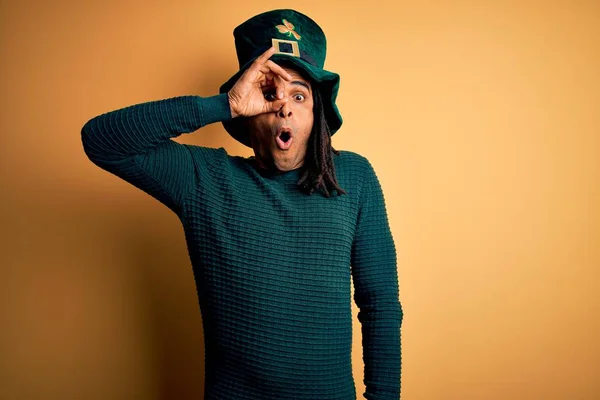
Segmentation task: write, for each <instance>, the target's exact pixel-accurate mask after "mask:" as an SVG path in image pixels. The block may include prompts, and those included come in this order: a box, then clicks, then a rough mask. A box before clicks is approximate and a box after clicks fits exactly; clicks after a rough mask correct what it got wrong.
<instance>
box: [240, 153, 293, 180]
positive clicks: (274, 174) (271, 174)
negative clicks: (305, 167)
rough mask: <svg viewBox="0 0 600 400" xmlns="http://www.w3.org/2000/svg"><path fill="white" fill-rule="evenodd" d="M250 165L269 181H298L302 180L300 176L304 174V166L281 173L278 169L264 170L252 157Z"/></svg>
mask: <svg viewBox="0 0 600 400" xmlns="http://www.w3.org/2000/svg"><path fill="white" fill-rule="evenodd" d="M250 163H251V165H252V167H253V168H254V169H255V170H256V171H257V172H258V173H259V174H260V175H261V176H263V177H265V178H268V179H273V180H277V181H286V182H287V181H298V179H300V174H301V172H302V166H300V167H298V168H295V169H292V170H289V171H280V170H279V169H277V168H272V169H264V168H261V167H259V166H258V165H257V164H256V160H255V158H254V157H250Z"/></svg>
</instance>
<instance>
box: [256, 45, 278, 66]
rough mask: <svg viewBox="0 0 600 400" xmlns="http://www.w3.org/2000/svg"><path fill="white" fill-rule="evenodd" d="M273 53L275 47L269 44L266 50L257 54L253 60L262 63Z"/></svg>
mask: <svg viewBox="0 0 600 400" xmlns="http://www.w3.org/2000/svg"><path fill="white" fill-rule="evenodd" d="M273 54H275V47H274V46H271V47H269V48H268V49H267V51H265V52H264V53H262V54H261V55H260V56H258V57H257V58H256V60H255V62H257V63H258V64H259V65H262V64H264V63H266V62H267V60H269V57H271V56H272V55H273Z"/></svg>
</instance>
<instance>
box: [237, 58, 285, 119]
mask: <svg viewBox="0 0 600 400" xmlns="http://www.w3.org/2000/svg"><path fill="white" fill-rule="evenodd" d="M274 53H275V47H273V46H271V47H270V48H269V49H268V50H267V51H265V52H264V53H263V54H261V55H260V56H259V57H258V58H257V59H256V60H254V62H253V63H252V65H250V67H249V68H248V69H247V70H246V71H244V73H243V74H242V76H241V77H240V79H238V81H237V82H236V83H235V85H233V87H232V88H231V90H229V92H228V94H227V95H228V98H229V106H230V107H231V115H232V116H233V117H234V118H235V117H251V116H253V115H257V114H262V113H267V112H274V111H277V110H279V109H280V108H281V107H282V106H283V105H284V104H285V103H286V102H287V100H288V99H287V98H283V87H282V84H281V83H282V80H286V81H288V82H291V81H292V77H291V76H290V74H288V73H287V72H285V70H284V69H283V68H281V67H280V66H279V65H277V64H275V63H274V62H273V61H271V60H269V57H271V56H272V55H273V54H274ZM266 90H268V92H269V93H273V94H275V93H276V99H275V100H266V99H265V93H263V91H265V92H266Z"/></svg>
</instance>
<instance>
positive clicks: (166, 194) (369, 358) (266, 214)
mask: <svg viewBox="0 0 600 400" xmlns="http://www.w3.org/2000/svg"><path fill="white" fill-rule="evenodd" d="M231 118H232V117H231V111H230V107H229V103H228V100H227V94H226V93H225V94H220V95H216V96H211V97H200V96H195V95H189V96H178V97H172V98H168V99H164V100H156V101H150V102H145V103H140V104H136V105H131V106H128V107H125V108H121V109H118V110H114V111H110V112H107V113H104V114H101V115H98V116H96V117H94V118H92V119H90V120H89V121H88V122H86V123H85V125H84V126H83V128H82V130H81V135H82V143H83V148H84V151H85V154H86V155H87V156H88V157H89V159H90V160H91V161H92V162H93V163H94V164H95V165H97V166H98V167H100V168H102V169H104V170H106V171H108V172H110V173H112V174H114V175H116V176H118V177H120V178H122V179H124V180H125V181H127V182H129V183H131V184H132V185H134V186H136V187H137V188H139V189H141V190H143V191H144V192H146V193H147V194H149V195H150V196H152V197H154V198H155V199H157V200H158V201H160V202H161V203H163V204H164V205H166V206H167V207H168V208H169V209H171V210H172V211H173V212H175V213H176V214H177V216H178V217H179V219H180V221H181V223H182V225H183V229H184V232H185V239H186V243H187V248H188V252H189V256H190V261H191V264H192V268H193V273H194V279H195V282H196V288H197V293H198V302H199V306H200V311H201V315H202V323H203V328H204V341H205V400H217V399H218V400H262V399H265V400H267V399H269V400H285V399H298V400H326V399H331V400H334V399H337V400H355V399H356V386H355V383H354V380H353V375H352V359H351V345H352V314H351V299H352V298H351V285H352V283H353V285H354V301H355V302H356V304H357V306H358V307H359V312H358V319H359V321H360V323H361V332H362V347H363V354H362V356H363V360H364V382H365V386H366V391H365V393H364V396H365V398H366V399H372V400H375V399H378V400H398V399H399V398H400V386H401V385H400V377H401V343H400V342H401V340H400V337H401V336H400V328H401V323H402V317H403V312H402V308H401V305H400V301H399V290H398V276H397V265H396V249H395V245H394V241H393V238H392V235H391V232H390V227H389V223H388V217H387V212H386V205H385V201H384V197H383V193H382V190H381V186H380V183H379V180H378V178H377V175H376V174H375V171H374V169H373V167H372V165H371V164H370V162H369V161H368V160H367V159H366V158H365V157H364V156H361V155H359V154H357V153H355V152H351V151H344V150H342V151H340V154H339V155H334V165H335V170H336V176H337V180H338V183H339V185H340V187H341V188H343V189H344V190H345V191H346V192H347V194H342V195H341V196H337V192H335V191H334V192H333V195H332V196H331V197H329V198H328V197H326V196H324V195H323V194H322V193H321V192H316V191H315V192H313V194H312V195H307V194H305V193H303V192H302V191H301V190H300V188H299V187H298V186H297V185H296V183H297V181H298V179H299V178H300V170H301V168H298V169H295V170H292V171H287V172H274V173H273V172H264V171H263V170H261V169H257V168H256V167H254V165H255V163H254V162H253V161H254V160H253V159H254V157H249V158H243V157H240V156H232V155H229V154H228V153H227V152H226V150H225V149H224V148H222V147H221V148H209V147H203V146H197V145H188V144H181V143H178V142H176V141H174V140H171V138H174V137H177V136H179V135H181V134H183V133H191V132H194V131H196V130H198V129H199V128H201V127H203V126H205V125H207V124H209V123H213V122H218V121H224V120H228V119H231Z"/></svg>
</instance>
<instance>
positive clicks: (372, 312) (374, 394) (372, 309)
mask: <svg viewBox="0 0 600 400" xmlns="http://www.w3.org/2000/svg"><path fill="white" fill-rule="evenodd" d="M357 223H358V225H357V228H356V233H355V239H354V243H353V246H352V279H353V282H354V301H355V302H356V305H357V306H358V307H359V312H358V319H359V321H360V323H361V331H362V347H363V360H364V364H365V365H364V368H365V369H364V383H365V387H366V391H365V393H364V396H365V398H366V399H369V400H399V399H400V387H401V382H400V381H401V367H402V358H401V343H400V342H401V340H400V336H401V333H400V329H401V325H402V319H403V312H402V307H401V304H400V300H399V287H398V270H397V263H396V248H395V245H394V240H393V238H392V235H391V232H390V227H389V223H388V217H387V212H386V206H385V200H384V196H383V192H382V190H381V186H380V183H379V180H378V178H377V175H376V174H375V171H374V170H373V167H372V166H371V164H370V163H369V162H368V161H366V173H365V177H364V181H363V184H362V187H361V190H360V208H359V215H358V222H357Z"/></svg>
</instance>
